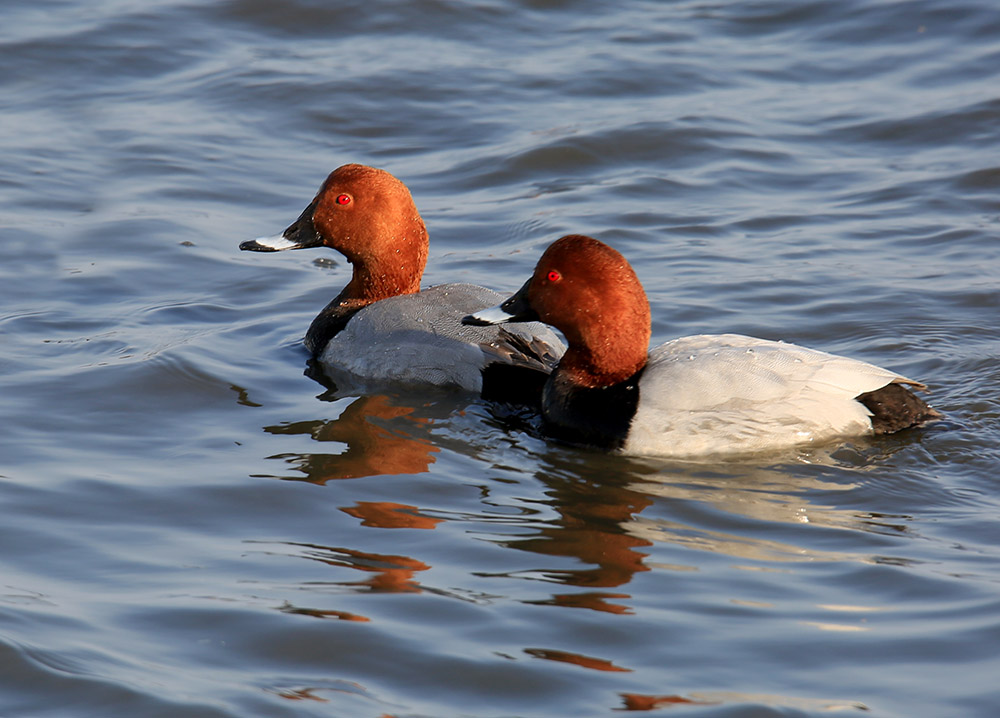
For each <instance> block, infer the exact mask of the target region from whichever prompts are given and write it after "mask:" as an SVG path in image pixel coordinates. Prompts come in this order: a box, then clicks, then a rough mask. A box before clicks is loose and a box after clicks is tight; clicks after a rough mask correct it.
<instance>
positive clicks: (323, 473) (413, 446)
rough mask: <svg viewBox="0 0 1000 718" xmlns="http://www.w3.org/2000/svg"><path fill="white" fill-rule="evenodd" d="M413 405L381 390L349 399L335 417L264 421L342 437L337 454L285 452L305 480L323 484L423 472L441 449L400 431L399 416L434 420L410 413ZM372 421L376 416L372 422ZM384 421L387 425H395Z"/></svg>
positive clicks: (277, 429) (416, 422)
mask: <svg viewBox="0 0 1000 718" xmlns="http://www.w3.org/2000/svg"><path fill="white" fill-rule="evenodd" d="M415 411H416V409H415V408H414V407H412V406H402V405H397V404H393V403H392V402H391V401H390V398H389V397H387V396H384V395H382V394H372V395H368V396H361V397H358V398H357V399H355V400H354V401H352V402H351V404H350V405H349V406H348V407H347V408H346V409H344V411H343V412H342V413H341V415H340V416H339V417H338V418H336V419H334V420H332V421H302V422H296V423H293V424H282V425H279V426H266V427H264V430H265V431H267V432H269V433H272V434H286V435H288V434H309V435H310V436H312V438H313V439H314V440H316V441H320V442H339V443H342V444H346V445H347V449H346V450H345V451H343V452H342V453H339V454H320V453H308V454H282V455H279V456H276V457H272V458H282V459H285V460H286V461H288V463H290V464H294V465H296V467H297V468H298V470H299V471H301V472H302V473H304V474H305V477H304V478H303V480H305V481H310V482H312V483H316V484H325V483H326V482H327V481H333V480H336V479H356V478H361V477H364V476H377V475H397V474H419V473H424V472H426V471H427V470H428V467H430V465H431V464H433V463H434V461H435V457H434V454H435V453H436V452H438V451H439V449H438V448H437V447H436V446H433V445H432V444H431V443H430V442H429V441H428V440H421V439H415V438H413V437H412V436H411V435H410V434H409V433H407V432H404V431H401V430H400V426H401V422H400V420H401V419H403V420H405V421H406V422H409V423H410V424H411V425H412V426H413V427H414V428H416V427H417V426H420V425H425V426H426V425H428V424H430V420H429V419H426V418H419V417H414V416H411V415H412V414H413V413H414V412H415ZM373 420H374V421H373ZM383 424H389V425H391V426H392V429H391V430H390V429H389V428H386V426H384V425H383Z"/></svg>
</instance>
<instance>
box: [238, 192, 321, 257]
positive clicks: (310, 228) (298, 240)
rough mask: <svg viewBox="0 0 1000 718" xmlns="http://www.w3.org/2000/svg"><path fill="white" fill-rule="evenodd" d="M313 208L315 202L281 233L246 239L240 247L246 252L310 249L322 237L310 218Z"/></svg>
mask: <svg viewBox="0 0 1000 718" xmlns="http://www.w3.org/2000/svg"><path fill="white" fill-rule="evenodd" d="M314 209H315V203H314V204H310V205H309V206H308V207H306V208H305V210H304V211H303V212H302V214H301V215H299V218H298V219H297V220H295V221H294V222H292V224H291V226H290V227H289V228H288V229H286V230H285V231H284V232H282V233H281V234H276V235H274V236H273V237H258V238H257V239H250V240H247V241H246V242H242V243H241V244H240V249H242V250H244V251H246V252H283V251H285V250H286V249H310V248H311V247H319V246H321V245H322V244H323V238H322V237H320V236H319V233H318V232H317V231H316V226H315V225H314V224H313V219H312V216H313V210H314Z"/></svg>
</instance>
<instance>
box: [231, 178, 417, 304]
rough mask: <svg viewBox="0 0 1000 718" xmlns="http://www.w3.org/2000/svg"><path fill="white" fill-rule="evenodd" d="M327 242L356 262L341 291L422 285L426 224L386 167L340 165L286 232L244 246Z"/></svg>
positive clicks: (358, 294)
mask: <svg viewBox="0 0 1000 718" xmlns="http://www.w3.org/2000/svg"><path fill="white" fill-rule="evenodd" d="M324 245H325V246H327V247H330V248H331V249H335V250H337V251H338V252H340V253H341V254H343V255H344V256H345V257H347V260H348V261H349V262H351V264H353V265H354V276H353V278H352V280H351V283H350V284H349V285H348V286H347V288H346V289H345V292H346V294H342V295H341V296H342V297H354V298H357V299H364V300H366V301H376V300H378V299H384V298H387V297H391V296H396V295H398V294H410V293H413V292H418V291H420V280H421V278H422V276H423V272H424V266H425V264H426V263H427V249H428V242H427V229H426V227H425V226H424V222H423V220H422V219H421V217H420V213H419V212H418V211H417V207H416V205H415V204H414V202H413V197H412V196H411V195H410V191H409V189H407V187H406V185H405V184H403V183H402V182H401V181H400V180H398V179H397V178H396V177H394V176H393V175H391V174H389V173H388V172H386V171H385V170H380V169H376V168H374V167H367V166H365V165H359V164H349V165H344V166H343V167H339V168H337V169H336V170H334V171H333V172H331V173H330V175H329V176H328V177H327V178H326V181H325V182H323V186H322V187H320V190H319V192H318V193H317V194H316V197H315V198H314V199H313V201H312V202H311V203H310V204H309V206H308V207H306V208H305V210H304V211H303V212H302V214H301V215H300V216H299V218H298V219H296V220H295V221H294V222H293V223H292V224H291V225H290V226H289V227H288V228H287V229H286V230H285V231H284V232H282V233H281V234H280V235H278V236H276V237H266V238H261V239H256V240H252V241H249V242H244V243H242V244H241V245H240V249H244V250H251V251H258V252H274V251H280V250H285V249H307V248H310V247H319V246H324Z"/></svg>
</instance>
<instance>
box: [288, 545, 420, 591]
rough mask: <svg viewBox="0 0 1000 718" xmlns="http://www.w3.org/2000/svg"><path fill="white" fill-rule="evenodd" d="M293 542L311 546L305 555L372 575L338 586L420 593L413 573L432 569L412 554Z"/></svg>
mask: <svg viewBox="0 0 1000 718" xmlns="http://www.w3.org/2000/svg"><path fill="white" fill-rule="evenodd" d="M294 545H297V546H304V547H305V548H307V549H309V552H308V553H307V554H306V557H307V558H310V559H312V560H313V561H319V562H320V563H325V564H327V565H328V566H337V567H341V568H353V569H357V570H358V571H363V572H365V573H371V574H373V575H372V576H371V578H369V579H368V580H366V581H344V582H338V585H341V586H360V587H366V588H367V589H368V590H370V591H373V592H385V593H417V592H419V591H421V590H422V589H421V588H420V584H419V583H418V582H417V581H415V580H414V575H415V574H417V573H419V572H420V571H426V570H428V569H429V568H430V566H428V565H427V564H425V563H424V562H422V561H417V560H416V559H414V558H410V557H409V556H396V555H389V554H378V553H368V552H366V551H356V550H354V549H349V548H327V547H324V546H315V545H312V544H309V545H305V544H294Z"/></svg>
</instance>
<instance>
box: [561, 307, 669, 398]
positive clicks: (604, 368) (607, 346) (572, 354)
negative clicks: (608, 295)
mask: <svg viewBox="0 0 1000 718" xmlns="http://www.w3.org/2000/svg"><path fill="white" fill-rule="evenodd" d="M639 314H640V315H641V312H640V313H639ZM649 336H650V325H649V314H648V310H647V313H646V314H645V315H644V316H636V317H629V318H625V319H622V318H619V320H617V321H610V322H602V321H595V322H592V323H588V324H586V325H585V326H584V327H582V328H580V329H579V330H578V331H577V332H574V333H571V334H567V336H566V338H567V339H568V340H569V348H568V349H567V350H566V353H565V354H564V355H563V358H562V360H561V361H560V362H559V368H558V371H559V372H560V373H561V374H563V375H564V376H565V377H566V378H567V379H569V380H570V381H572V382H573V383H574V384H576V385H577V386H580V387H585V388H588V389H597V388H600V387H605V386H612V385H614V384H618V383H619V382H622V381H624V380H625V379H628V378H629V377H630V376H632V375H634V374H635V373H636V372H638V371H640V370H642V368H643V367H645V366H646V361H647V359H648V356H649Z"/></svg>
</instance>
